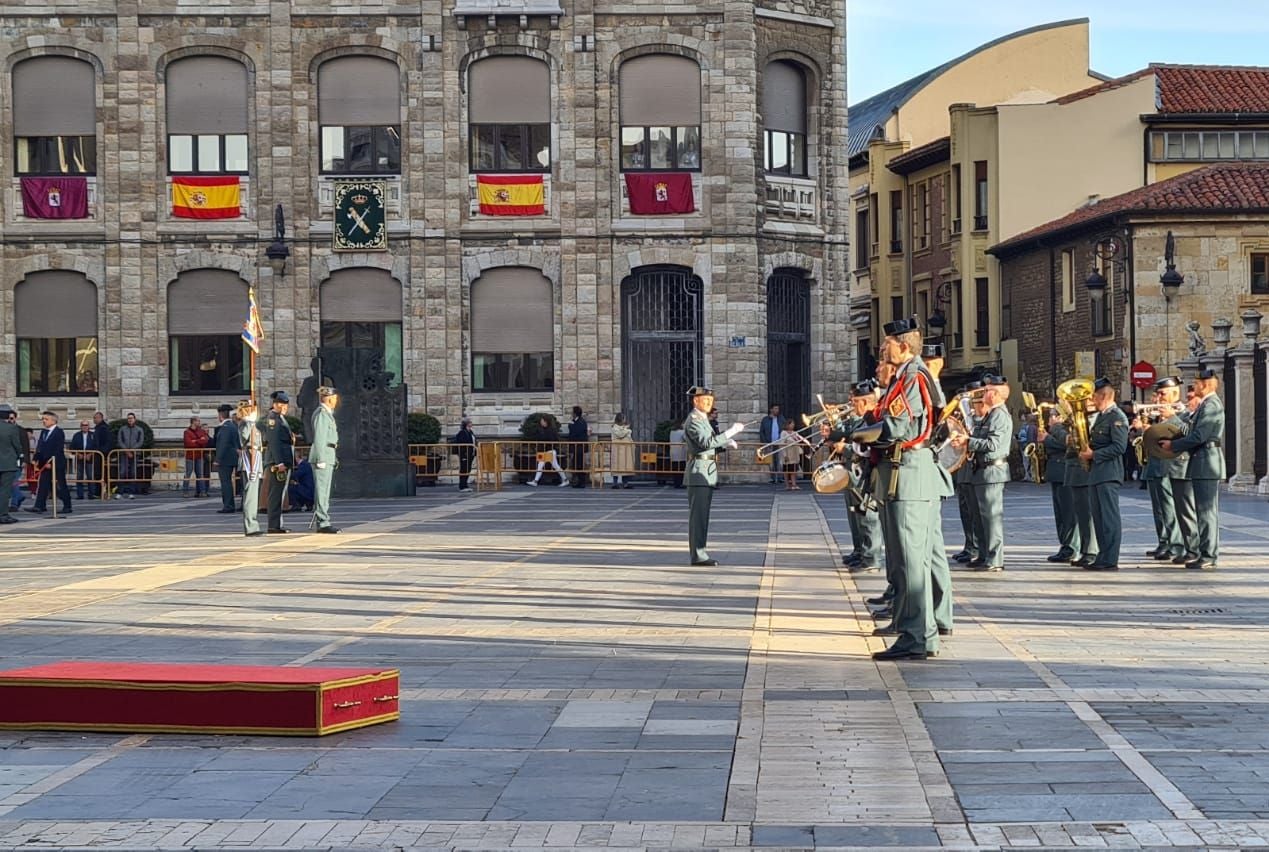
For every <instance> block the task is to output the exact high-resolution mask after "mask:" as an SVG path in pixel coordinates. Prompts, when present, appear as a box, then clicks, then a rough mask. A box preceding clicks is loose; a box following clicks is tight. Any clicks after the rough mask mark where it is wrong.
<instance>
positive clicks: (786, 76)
mask: <svg viewBox="0 0 1269 852" xmlns="http://www.w3.org/2000/svg"><path fill="white" fill-rule="evenodd" d="M762 121H763V125H764V127H765V128H766V129H767V130H783V131H784V132H785V133H806V74H804V73H803V72H802V69H801V68H799V67H798V66H797V65H794V64H793V63H792V62H771V63H768V65H767V70H766V72H765V73H764V74H763V75H762Z"/></svg>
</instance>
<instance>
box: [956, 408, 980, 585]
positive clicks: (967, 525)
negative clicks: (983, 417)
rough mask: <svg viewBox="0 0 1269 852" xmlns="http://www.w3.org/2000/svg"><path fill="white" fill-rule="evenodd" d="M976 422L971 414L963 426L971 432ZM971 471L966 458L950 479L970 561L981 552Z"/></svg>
mask: <svg viewBox="0 0 1269 852" xmlns="http://www.w3.org/2000/svg"><path fill="white" fill-rule="evenodd" d="M976 422H977V419H976V418H974V417H972V416H971V417H970V422H969V423H966V424H965V428H966V429H968V430H969V431H971V432H972V431H973V430H974V424H975V423H976ZM972 472H973V471H972V470H971V469H970V466H969V461H968V460H967V461H966V462H965V463H964V464H962V465H961V466H960V467H958V468H957V469H956V473H954V474H952V481H953V483H954V484H955V487H956V509H957V511H958V512H959V513H960V518H961V532H963V533H964V534H965V552H966V553H968V554H969V558H970V561H973V560H975V559H977V558H978V556H979V553H980V552H981V551H980V549H979V543H978V536H977V535H976V534H975V532H974V507H973V504H974V485H973V482H972V479H971V474H972Z"/></svg>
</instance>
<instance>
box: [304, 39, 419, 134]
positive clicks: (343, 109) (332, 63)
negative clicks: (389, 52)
mask: <svg viewBox="0 0 1269 852" xmlns="http://www.w3.org/2000/svg"><path fill="white" fill-rule="evenodd" d="M317 112H318V121H320V122H321V123H322V124H324V125H332V126H338V127H354V126H371V127H390V126H396V125H399V124H400V123H401V73H400V69H398V68H397V65H396V63H395V62H389V61H388V60H387V59H380V58H379V57H377V56H342V57H339V58H338V59H329V60H327V61H326V62H323V63H322V64H321V67H320V68H318V69H317Z"/></svg>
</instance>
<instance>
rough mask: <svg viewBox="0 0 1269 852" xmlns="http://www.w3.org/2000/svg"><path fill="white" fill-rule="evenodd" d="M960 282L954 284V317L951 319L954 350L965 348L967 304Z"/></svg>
mask: <svg viewBox="0 0 1269 852" xmlns="http://www.w3.org/2000/svg"><path fill="white" fill-rule="evenodd" d="M962 296H963V293H962V288H961V282H960V281H953V282H952V315H951V317H949V325H950V326H951V327H950V329H949V331H950V333H951V335H952V348H953V349H963V348H964V347H965V302H964V301H963V299H962Z"/></svg>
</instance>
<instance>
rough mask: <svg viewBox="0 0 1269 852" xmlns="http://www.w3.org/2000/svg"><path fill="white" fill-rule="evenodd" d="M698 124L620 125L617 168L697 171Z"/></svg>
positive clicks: (628, 170)
mask: <svg viewBox="0 0 1269 852" xmlns="http://www.w3.org/2000/svg"><path fill="white" fill-rule="evenodd" d="M700 168H701V128H700V127H699V126H692V127H623V128H621V170H622V171H623V172H640V171H643V172H646V171H664V170H666V169H675V170H681V171H693V172H695V171H700Z"/></svg>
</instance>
